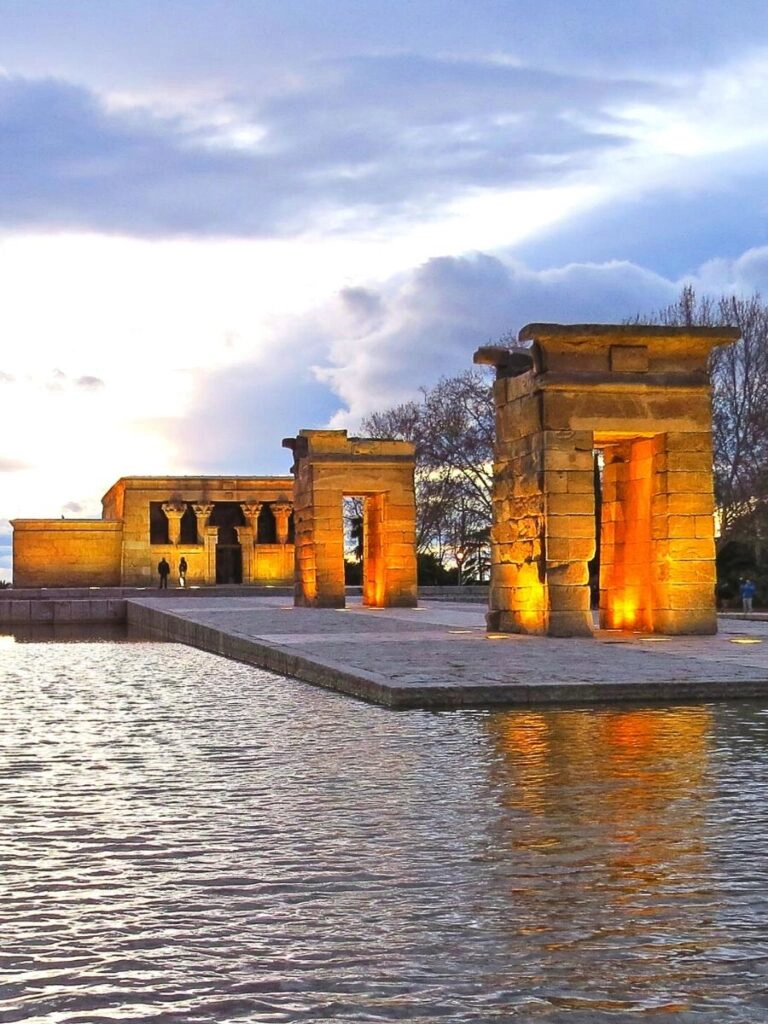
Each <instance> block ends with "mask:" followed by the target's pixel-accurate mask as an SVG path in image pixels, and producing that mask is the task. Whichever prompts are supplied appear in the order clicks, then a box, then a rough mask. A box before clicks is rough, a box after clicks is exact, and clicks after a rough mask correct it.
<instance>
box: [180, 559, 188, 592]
mask: <svg viewBox="0 0 768 1024" xmlns="http://www.w3.org/2000/svg"><path fill="white" fill-rule="evenodd" d="M186 585H187V560H186V558H185V557H184V555H182V556H181V559H180V560H179V586H180V587H186Z"/></svg>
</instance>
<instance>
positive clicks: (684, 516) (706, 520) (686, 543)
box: [651, 396, 717, 634]
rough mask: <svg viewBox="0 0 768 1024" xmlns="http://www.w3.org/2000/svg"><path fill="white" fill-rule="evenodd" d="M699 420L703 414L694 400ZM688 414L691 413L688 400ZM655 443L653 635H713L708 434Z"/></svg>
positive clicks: (673, 434) (670, 436)
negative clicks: (654, 632)
mask: <svg viewBox="0 0 768 1024" xmlns="http://www.w3.org/2000/svg"><path fill="white" fill-rule="evenodd" d="M699 406H700V410H699V420H700V421H703V420H704V417H705V415H706V414H707V413H708V406H707V400H706V396H702V397H701V398H700V399H699ZM687 409H688V410H690V412H691V413H695V411H696V410H695V407H694V402H693V401H692V400H691V399H689V400H688V403H687ZM655 440H656V442H657V443H656V450H655V453H654V460H653V479H652V488H653V491H652V499H651V502H652V530H653V541H652V544H653V556H654V568H655V572H654V581H653V583H654V586H653V590H654V613H653V616H654V629H655V630H656V632H659V633H671V634H679V633H683V634H697V633H699V634H707V633H716V632H717V613H716V610H715V603H714V593H715V582H716V568H715V518H714V512H715V502H714V494H713V479H712V436H711V434H710V432H709V431H703V430H701V431H692V432H690V433H689V432H686V431H680V432H678V431H670V432H669V433H667V434H666V435H664V436H663V437H659V438H657V439H655Z"/></svg>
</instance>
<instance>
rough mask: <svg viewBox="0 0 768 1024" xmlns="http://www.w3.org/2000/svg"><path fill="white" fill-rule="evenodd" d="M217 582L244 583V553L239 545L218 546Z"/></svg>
mask: <svg viewBox="0 0 768 1024" xmlns="http://www.w3.org/2000/svg"><path fill="white" fill-rule="evenodd" d="M216 582H217V583H242V582H243V552H242V550H241V548H240V545H239V544H217V545H216Z"/></svg>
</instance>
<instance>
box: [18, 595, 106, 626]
mask: <svg viewBox="0 0 768 1024" xmlns="http://www.w3.org/2000/svg"><path fill="white" fill-rule="evenodd" d="M125 608H126V602H125V599H121V598H119V597H113V598H106V599H105V598H93V599H88V598H85V599H83V598H80V599H78V598H68V597H57V598H53V599H45V598H31V599H30V598H16V599H14V600H8V599H6V598H2V597H0V625H7V624H11V625H13V624H24V623H34V624H37V623H44V622H46V623H62V622H69V623H73V622H77V623H81V622H82V623H89V624H90V623H99V622H111V623H117V622H125V619H126V612H125Z"/></svg>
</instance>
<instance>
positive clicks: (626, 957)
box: [0, 637, 768, 1024]
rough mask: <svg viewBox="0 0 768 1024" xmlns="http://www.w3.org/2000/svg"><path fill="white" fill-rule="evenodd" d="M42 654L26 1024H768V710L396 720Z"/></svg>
mask: <svg viewBox="0 0 768 1024" xmlns="http://www.w3.org/2000/svg"><path fill="white" fill-rule="evenodd" d="M26 639H27V640H29V639H30V638H29V637H26ZM31 640H32V642H14V640H13V638H11V637H0V696H1V698H2V715H1V716H0V787H1V792H2V801H1V803H0V936H2V939H1V941H0V1020H2V1021H3V1022H12V1021H35V1022H38V1021H39V1022H45V1024H82V1022H95V1021H99V1022H105V1021H120V1022H126V1021H148V1022H149V1021H158V1022H160V1021H162V1022H179V1024H180V1022H213V1021H216V1022H218V1021H249V1022H259V1024H262V1022H264V1024H267V1022H273V1021H275V1022H278V1021H279V1022H284V1021H302V1022H314V1021H329V1020H330V1021H340V1022H346V1021H350V1022H351V1021H355V1022H357V1021H361V1022H362V1021H365V1022H379V1021H401V1020H404V1021H415V1022H424V1024H432V1022H435V1021H446V1022H447V1021H450V1022H456V1024H462V1022H467V1021H473V1022H485V1021H489V1022H491V1021H508V1020H520V1021H542V1022H560V1021H565V1022H567V1024H575V1022H585V1024H586V1022H589V1024H592V1022H602V1021H617V1020H618V1021H622V1020H626V1021H634V1020H637V1019H639V1018H646V1017H647V1018H648V1019H650V1020H653V1021H664V1022H666V1021H691V1022H693V1021H696V1022H713V1024H714V1022H717V1024H723V1022H735V1021H750V1022H752V1021H762V1020H766V1019H768V995H766V993H767V992H768V851H767V849H766V848H767V847H768V801H767V800H766V790H767V787H768V707H767V706H764V705H761V704H753V703H741V704H740V703H731V704H718V705H697V706H688V707H674V708H667V709H647V708H639V709H638V708H626V707H625V708H614V709H610V710H587V711H582V710H566V711H551V710H550V711H533V710H526V711H497V712H467V711H462V712H444V713H440V714H433V713H428V712H400V713H394V712H390V711H386V710H384V709H380V708H376V707H371V706H368V705H366V704H362V703H358V702H356V701H353V700H351V699H349V698H345V697H341V696H338V695H336V694H332V693H327V692H325V691H322V690H317V689H313V688H312V687H309V686H306V685H304V684H302V683H298V682H293V681H290V680H286V679H281V678H279V677H277V676H273V675H270V674H268V673H265V672H261V671H258V670H255V669H252V668H249V667H247V666H243V665H238V664H235V663H232V662H227V661H225V660H222V659H218V658H216V657H214V656H212V655H207V654H204V653H202V652H198V651H194V650H192V649H189V648H185V647H181V646H177V645H170V644H168V645H166V644H154V643H115V642H102V643H97V642H88V643H77V644H63V643H41V642H35V638H34V637H33V638H31Z"/></svg>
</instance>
